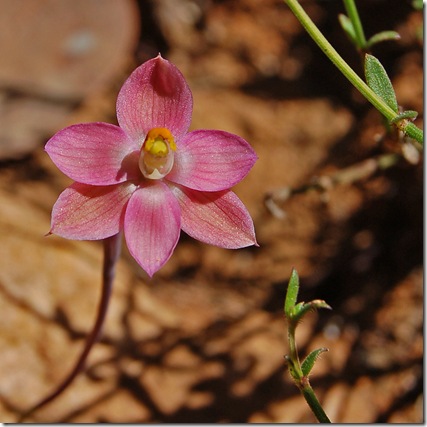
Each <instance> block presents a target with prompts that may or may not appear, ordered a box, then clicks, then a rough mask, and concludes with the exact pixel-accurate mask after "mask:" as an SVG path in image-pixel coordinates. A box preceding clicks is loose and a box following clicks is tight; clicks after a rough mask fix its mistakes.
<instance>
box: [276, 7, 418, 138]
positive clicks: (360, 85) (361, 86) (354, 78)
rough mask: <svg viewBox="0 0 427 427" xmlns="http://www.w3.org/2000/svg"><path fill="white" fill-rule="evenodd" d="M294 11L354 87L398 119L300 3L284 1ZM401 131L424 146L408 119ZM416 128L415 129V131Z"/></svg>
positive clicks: (399, 124)
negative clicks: (325, 35)
mask: <svg viewBox="0 0 427 427" xmlns="http://www.w3.org/2000/svg"><path fill="white" fill-rule="evenodd" d="M284 1H285V2H286V3H287V5H288V6H289V8H290V9H291V10H292V12H293V13H294V15H295V16H296V18H297V19H298V20H299V21H300V23H301V25H302V26H303V27H304V29H305V30H306V31H307V33H308V34H309V35H310V36H311V38H312V39H313V40H314V41H315V43H316V44H317V45H318V46H319V47H320V49H321V50H322V51H323V52H324V53H325V55H326V56H327V57H328V58H329V59H330V60H331V61H332V63H333V64H334V65H335V66H336V67H337V68H338V69H339V70H340V71H341V72H342V73H343V74H344V76H345V77H346V78H347V79H348V80H349V81H350V83H352V84H353V86H354V87H355V88H356V89H357V90H358V91H359V92H360V93H361V94H362V95H363V96H364V97H365V98H366V99H367V100H368V101H369V102H370V103H371V104H372V105H373V106H374V107H375V108H376V109H377V110H378V111H379V112H380V113H381V114H382V115H383V116H385V118H386V119H387V120H388V121H389V122H392V121H393V119H395V118H396V113H395V112H394V111H393V109H392V108H390V107H389V106H388V105H387V104H386V103H385V102H384V100H383V99H382V98H381V97H379V96H378V95H377V94H376V93H375V92H374V91H373V90H372V89H371V88H370V87H369V86H368V85H367V84H366V83H365V82H364V81H363V80H362V79H361V78H360V77H359V76H358V75H357V74H356V73H355V71H353V69H352V68H351V67H350V66H349V65H348V64H347V63H346V62H345V61H344V59H343V58H342V57H341V56H340V55H339V53H338V52H337V51H336V50H335V49H334V47H333V46H332V45H331V44H330V43H329V42H328V41H327V40H326V38H325V37H324V36H323V34H322V33H321V32H320V30H319V29H318V28H317V27H316V25H315V24H314V22H313V21H312V20H311V19H310V17H309V16H308V15H307V13H306V12H305V10H304V9H303V8H302V7H301V5H300V4H299V3H298V0H284ZM394 124H395V125H396V126H397V127H398V128H399V129H400V130H401V131H403V132H405V133H407V134H408V135H409V136H410V137H411V138H414V139H416V140H417V141H418V142H419V143H420V144H423V132H422V130H421V129H419V128H417V127H416V126H415V125H414V124H413V123H412V122H410V121H409V120H407V119H404V120H400V121H397V122H396V123H394ZM414 128H415V129H414Z"/></svg>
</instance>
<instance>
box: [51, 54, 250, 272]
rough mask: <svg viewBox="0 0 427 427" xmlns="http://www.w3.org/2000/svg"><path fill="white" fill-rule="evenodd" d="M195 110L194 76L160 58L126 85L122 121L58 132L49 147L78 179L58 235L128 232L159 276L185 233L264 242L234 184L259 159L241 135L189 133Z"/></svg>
mask: <svg viewBox="0 0 427 427" xmlns="http://www.w3.org/2000/svg"><path fill="white" fill-rule="evenodd" d="M192 108H193V99H192V94H191V90H190V88H189V86H188V84H187V83H186V81H185V79H184V77H183V76H182V74H181V73H180V71H179V70H178V69H177V68H176V67H175V66H174V65H173V64H172V63H170V62H169V61H167V60H165V59H163V58H162V57H161V56H160V55H159V56H157V57H156V58H154V59H151V60H149V61H147V62H145V63H144V64H142V65H141V66H139V67H138V68H137V69H136V70H135V71H134V72H133V73H132V74H131V75H130V76H129V78H128V79H127V81H126V82H125V83H124V85H123V87H122V88H121V90H120V93H119V95H118V98H117V120H118V123H119V126H115V125H112V124H109V123H99V122H97V123H83V124H77V125H73V126H69V127H67V128H65V129H63V130H61V131H59V132H58V133H56V134H55V135H54V136H53V137H52V138H51V139H50V140H49V141H48V142H47V144H46V151H47V153H48V154H49V156H50V158H51V159H52V161H53V162H54V163H55V164H56V166H57V167H58V168H59V169H60V170H61V171H62V172H63V173H65V174H66V175H68V176H69V177H70V178H71V179H73V180H74V181H75V182H74V183H73V184H72V185H71V186H70V187H68V188H67V189H66V190H65V191H64V192H62V193H61V195H60V196H59V198H58V200H57V202H56V203H55V205H54V206H53V211H52V224H51V230H50V233H54V234H57V235H59V236H62V237H65V238H68V239H76V240H98V239H106V238H108V237H111V236H113V235H115V234H117V233H119V232H120V231H124V236H125V240H126V243H127V246H128V248H129V252H130V253H131V255H132V256H133V257H134V258H135V260H136V261H137V262H138V263H139V265H140V266H141V267H142V268H143V269H144V270H145V271H146V272H147V273H148V275H149V276H152V275H153V274H154V273H155V272H156V271H158V270H159V269H160V268H161V267H162V266H163V265H164V264H165V263H166V261H167V260H168V259H169V258H170V256H171V255H172V252H173V250H174V249H175V246H176V244H177V242H178V239H179V236H180V230H181V229H182V230H183V231H184V232H185V233H187V234H188V235H190V236H191V237H193V238H195V239H198V240H200V241H202V242H205V243H209V244H212V245H216V246H219V247H222V248H229V249H235V248H241V247H245V246H250V245H257V243H256V239H255V233H254V226H253V222H252V219H251V217H250V215H249V213H248V211H247V210H246V208H245V206H244V205H243V203H242V202H241V201H240V199H239V198H238V197H237V196H236V195H235V194H234V193H233V192H232V191H230V190H229V189H230V187H232V186H233V185H235V184H237V183H238V182H239V181H241V180H242V179H243V178H244V177H245V176H246V174H247V173H248V172H249V170H250V169H251V167H252V166H253V165H254V163H255V161H256V159H257V156H256V154H255V153H254V151H253V150H252V148H251V147H250V146H249V144H248V143H247V142H246V141H245V140H244V139H242V138H240V137H239V136H237V135H233V134H231V133H228V132H223V131H217V130H196V131H193V132H188V128H189V126H190V121H191V114H192Z"/></svg>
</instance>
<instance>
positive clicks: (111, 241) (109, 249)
mask: <svg viewBox="0 0 427 427" xmlns="http://www.w3.org/2000/svg"><path fill="white" fill-rule="evenodd" d="M120 248H121V233H118V234H116V235H114V236H112V237H109V238H108V239H105V240H104V264H103V270H102V294H101V299H100V302H99V305H98V312H97V315H96V320H95V324H94V325H93V328H92V331H91V333H90V334H89V335H88V337H87V338H86V342H85V345H84V348H83V351H82V353H81V354H80V357H79V359H78V360H77V362H76V363H75V365H74V367H73V369H72V370H71V371H70V373H69V374H68V376H67V377H66V378H65V379H64V380H63V381H62V383H61V384H60V385H59V386H58V387H57V388H56V389H55V390H54V391H53V392H52V393H51V394H49V395H48V396H47V397H45V398H44V399H43V400H41V401H40V402H39V403H37V404H36V405H35V406H33V407H32V408H31V409H29V410H28V411H26V412H25V413H24V414H22V416H21V418H20V420H19V421H18V422H22V421H23V420H24V419H25V418H28V417H29V416H30V415H31V414H33V413H34V412H35V411H37V410H39V409H40V408H42V407H44V406H45V405H47V404H48V403H50V402H52V401H53V400H55V399H56V398H57V397H58V396H59V395H60V394H62V393H63V392H64V391H65V390H66V389H67V388H68V386H69V385H70V384H71V383H72V382H73V381H74V379H75V378H76V377H77V375H78V374H79V373H80V372H81V371H82V369H83V367H84V364H85V362H86V359H87V357H88V355H89V353H90V350H91V349H92V347H93V345H94V344H95V343H96V342H97V341H98V339H99V336H100V334H101V329H102V326H103V324H104V320H105V316H106V314H107V309H108V303H109V301H110V296H111V291H112V287H113V280H114V276H115V265H116V261H117V259H118V257H119V255H120Z"/></svg>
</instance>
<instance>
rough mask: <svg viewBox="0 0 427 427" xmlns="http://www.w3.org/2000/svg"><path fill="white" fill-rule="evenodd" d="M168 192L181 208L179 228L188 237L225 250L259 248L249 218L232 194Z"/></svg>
mask: <svg viewBox="0 0 427 427" xmlns="http://www.w3.org/2000/svg"><path fill="white" fill-rule="evenodd" d="M171 188H172V191H173V192H174V194H175V195H176V196H177V198H178V200H179V203H180V206H181V215H182V219H181V221H182V223H181V228H182V230H183V231H185V232H186V233H187V234H188V235H189V236H191V237H193V238H195V239H197V240H200V241H201V242H205V243H208V244H210V245H215V246H219V247H222V248H227V249H237V248H243V247H246V246H251V245H256V246H258V244H257V241H256V238H255V230H254V225H253V222H252V218H251V216H250V215H249V212H248V211H247V209H246V207H245V205H244V204H243V203H242V201H241V200H240V199H239V198H238V197H237V196H236V195H235V194H234V193H233V192H232V191H218V192H201V191H194V190H191V189H189V188H185V187H180V186H173V187H172V186H171Z"/></svg>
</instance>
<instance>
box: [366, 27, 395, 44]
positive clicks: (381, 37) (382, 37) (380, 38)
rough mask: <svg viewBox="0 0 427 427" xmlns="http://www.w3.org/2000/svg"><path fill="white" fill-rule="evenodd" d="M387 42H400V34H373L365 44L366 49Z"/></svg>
mask: <svg viewBox="0 0 427 427" xmlns="http://www.w3.org/2000/svg"><path fill="white" fill-rule="evenodd" d="M388 40H400V34H399V33H397V32H396V31H381V32H380V33H377V34H374V35H373V36H372V37H371V38H370V39H369V40H368V42H367V43H366V45H367V46H368V47H372V46H373V45H374V44H377V43H381V42H385V41H388Z"/></svg>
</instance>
